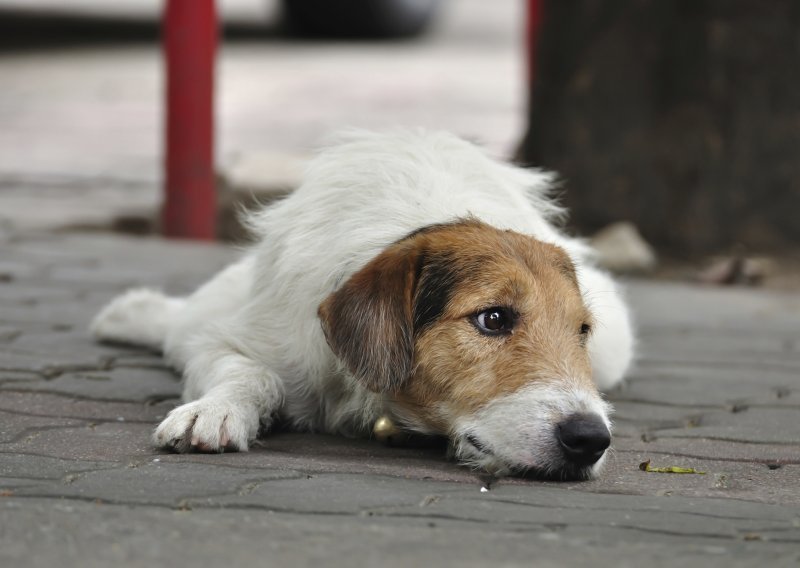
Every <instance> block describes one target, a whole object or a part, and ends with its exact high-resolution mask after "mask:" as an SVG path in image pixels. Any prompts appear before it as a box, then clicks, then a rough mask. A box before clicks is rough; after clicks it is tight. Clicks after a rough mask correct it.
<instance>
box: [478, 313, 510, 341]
mask: <svg viewBox="0 0 800 568" xmlns="http://www.w3.org/2000/svg"><path fill="white" fill-rule="evenodd" d="M472 321H473V324H474V325H475V327H477V328H478V331H480V332H481V333H485V334H486V335H500V334H502V333H508V332H509V331H511V328H512V327H513V326H514V317H513V315H512V314H511V312H510V311H509V310H508V309H506V308H489V309H488V310H484V311H482V312H479V313H477V314H475V315H474V316H473V318H472Z"/></svg>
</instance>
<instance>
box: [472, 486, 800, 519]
mask: <svg viewBox="0 0 800 568" xmlns="http://www.w3.org/2000/svg"><path fill="white" fill-rule="evenodd" d="M587 493H589V494H591V495H627V496H629V497H637V496H638V495H633V494H631V493H620V492H616V493H615V492H611V491H591V492H587ZM686 499H690V497H686ZM704 499H716V500H720V501H729V500H735V501H740V502H745V503H759V504H762V505H763V504H765V503H763V502H761V501H749V500H747V499H731V498H720V497H704ZM468 500H469V501H472V502H476V501H477V499H473V498H468ZM492 501H497V502H499V503H506V504H509V505H518V506H520V507H527V508H532V509H558V510H561V509H569V510H572V511H585V510H587V508H586V507H573V506H566V505H545V504H540V503H524V502H521V501H513V500H511V499H503V498H494V499H492ZM766 504H767V505H771V506H775V504H774V503H766ZM588 510H591V511H617V512H620V513H624V512H632V513H643V514H645V515H648V514H660V513H662V512H663V511H662V509H660V508H646V509H640V508H635V507H634V508H631V507H603V508H602V509H600V508H591V509H588ZM670 512H671V513H678V514H681V515H692V516H695V517H703V518H712V519H721V520H725V519H734V520H739V521H759V522H766V523H768V522H773V520H772V519H765V518H753V517H735V516H731V515H714V514H711V513H703V512H696V511H670ZM774 522H787V521H774Z"/></svg>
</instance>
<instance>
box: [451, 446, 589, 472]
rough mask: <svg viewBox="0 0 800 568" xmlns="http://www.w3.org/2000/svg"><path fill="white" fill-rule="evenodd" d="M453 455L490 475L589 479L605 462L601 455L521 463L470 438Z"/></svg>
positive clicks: (461, 461) (468, 465) (462, 462)
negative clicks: (582, 461)
mask: <svg viewBox="0 0 800 568" xmlns="http://www.w3.org/2000/svg"><path fill="white" fill-rule="evenodd" d="M465 442H466V441H465ZM455 457H456V459H458V461H459V462H460V463H461V464H462V465H464V466H467V467H470V468H471V469H473V470H476V471H480V472H483V473H487V474H489V475H491V476H493V477H518V478H522V479H530V480H536V481H588V480H590V479H594V478H595V477H596V476H597V473H598V472H599V471H600V469H601V468H602V466H603V463H604V462H605V456H603V458H601V459H600V460H599V461H598V462H597V463H595V464H592V465H577V464H572V463H569V462H565V461H563V460H544V461H543V462H542V463H537V464H524V463H519V462H516V461H514V460H509V459H503V458H501V457H498V456H496V455H494V454H493V453H492V452H490V451H488V450H486V449H485V448H477V447H475V446H474V445H473V443H470V442H466V443H460V444H457V445H455Z"/></svg>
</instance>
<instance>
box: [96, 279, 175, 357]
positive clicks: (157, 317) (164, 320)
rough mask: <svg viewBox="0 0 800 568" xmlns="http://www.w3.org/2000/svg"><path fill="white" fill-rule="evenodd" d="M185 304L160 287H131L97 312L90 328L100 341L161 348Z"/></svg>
mask: <svg viewBox="0 0 800 568" xmlns="http://www.w3.org/2000/svg"><path fill="white" fill-rule="evenodd" d="M185 304H186V300H185V299H184V298H170V297H168V296H166V295H164V294H163V293H162V292H159V291H158V290H152V289H149V288H138V289H134V290H129V291H128V292H126V293H125V294H123V295H122V296H119V297H117V298H115V299H114V300H112V301H111V303H110V304H108V305H107V306H106V307H105V308H103V310H102V311H101V312H100V313H99V314H97V316H96V317H95V318H94V320H93V321H92V323H91V326H90V331H91V333H92V335H94V337H95V338H97V339H99V340H101V341H117V342H120V343H131V344H134V345H143V346H146V347H150V348H151V349H155V350H159V351H160V350H161V349H163V347H164V341H165V340H166V338H167V334H168V333H169V329H170V326H171V323H172V321H173V320H174V319H175V317H176V316H177V315H178V313H179V312H180V311H181V310H182V309H183V307H184V306H185Z"/></svg>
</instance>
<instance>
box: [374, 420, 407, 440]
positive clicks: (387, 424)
mask: <svg viewBox="0 0 800 568" xmlns="http://www.w3.org/2000/svg"><path fill="white" fill-rule="evenodd" d="M399 433H400V430H399V429H398V428H397V426H395V425H394V422H393V421H392V419H391V418H389V417H388V416H386V415H384V416H381V417H380V418H378V419H377V420H376V421H375V425H374V426H373V427H372V436H373V437H374V438H375V439H376V440H378V441H379V442H388V441H389V440H390V438H391V437H392V436H396V435H397V434H399Z"/></svg>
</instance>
